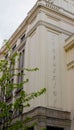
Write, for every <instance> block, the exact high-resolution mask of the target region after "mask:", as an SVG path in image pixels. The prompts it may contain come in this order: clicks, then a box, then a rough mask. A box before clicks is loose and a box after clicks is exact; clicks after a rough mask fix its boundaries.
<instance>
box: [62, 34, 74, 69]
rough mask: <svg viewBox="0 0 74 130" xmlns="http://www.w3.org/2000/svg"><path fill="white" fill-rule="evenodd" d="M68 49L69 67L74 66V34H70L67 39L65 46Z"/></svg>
mask: <svg viewBox="0 0 74 130" xmlns="http://www.w3.org/2000/svg"><path fill="white" fill-rule="evenodd" d="M64 49H65V51H66V57H67V58H66V60H67V68H68V69H71V68H74V35H72V36H70V37H69V38H68V39H67V40H66V45H65V46H64Z"/></svg>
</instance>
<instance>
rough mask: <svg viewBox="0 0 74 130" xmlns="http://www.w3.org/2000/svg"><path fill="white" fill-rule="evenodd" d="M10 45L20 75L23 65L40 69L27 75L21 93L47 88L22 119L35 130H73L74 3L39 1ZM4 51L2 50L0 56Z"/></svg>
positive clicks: (69, 0) (63, 0)
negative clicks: (27, 81)
mask: <svg viewBox="0 0 74 130" xmlns="http://www.w3.org/2000/svg"><path fill="white" fill-rule="evenodd" d="M9 43H10V45H11V48H12V51H18V52H19V53H20V55H21V57H20V63H21V64H20V65H19V66H20V68H21V70H20V72H19V73H22V68H23V65H24V66H25V68H33V67H34V68H35V67H38V68H39V71H38V72H35V73H28V72H27V74H26V76H27V77H29V79H30V81H29V83H28V84H27V85H25V86H24V87H23V89H24V90H26V91H27V92H29V93H31V92H33V91H37V90H39V89H40V88H42V87H43V88H44V87H45V88H46V93H45V94H43V95H41V96H40V97H38V98H37V99H35V100H32V101H31V107H30V108H28V109H26V110H23V118H24V117H25V115H26V116H28V115H29V116H30V117H31V118H32V120H31V121H30V122H28V125H31V124H33V123H37V125H36V126H34V128H32V129H34V130H38V129H39V130H41V129H43V128H46V129H47V130H73V129H74V91H73V90H74V80H73V77H74V0H62V1H61V0H38V1H37V2H36V4H35V5H34V7H33V8H32V9H31V11H30V12H29V13H28V15H27V17H26V18H25V20H24V21H23V22H22V23H21V25H20V26H19V27H18V28H17V30H16V31H15V32H14V34H13V35H12V36H11V37H10V39H9ZM4 50H5V46H3V47H2V48H1V54H2V53H3V51H4ZM1 54H0V57H2V55H1ZM23 78H24V77H23ZM19 80H22V79H19ZM19 80H18V82H20V81H19ZM15 81H16V79H14V82H15ZM18 91H19V90H18ZM18 91H17V92H16V93H18ZM13 95H15V93H14V92H13ZM13 100H14V99H12V102H13Z"/></svg>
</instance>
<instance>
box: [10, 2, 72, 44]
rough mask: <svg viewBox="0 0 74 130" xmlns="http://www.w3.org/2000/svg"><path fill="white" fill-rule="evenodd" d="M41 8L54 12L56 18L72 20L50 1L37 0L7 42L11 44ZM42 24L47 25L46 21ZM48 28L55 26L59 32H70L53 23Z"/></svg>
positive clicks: (69, 33)
mask: <svg viewBox="0 0 74 130" xmlns="http://www.w3.org/2000/svg"><path fill="white" fill-rule="evenodd" d="M42 1H43V2H42ZM48 5H49V6H48ZM42 8H43V9H44V10H48V11H49V12H50V11H51V13H53V14H56V15H57V16H58V19H60V18H62V19H67V20H70V21H73V20H74V19H73V18H72V17H69V16H67V15H65V14H63V13H62V12H60V11H59V7H58V6H55V5H53V4H52V3H47V2H45V0H38V1H37V2H36V4H35V5H34V7H33V8H32V9H31V11H29V13H28V15H27V17H26V18H25V19H24V20H23V22H22V23H21V24H20V26H19V27H18V28H17V29H16V31H15V32H14V33H13V35H12V36H11V37H10V39H9V40H8V42H9V43H11V44H12V42H13V41H15V40H14V39H15V38H16V37H17V39H18V38H19V37H18V34H19V33H20V32H21V31H22V29H23V28H27V27H28V25H29V24H30V22H31V19H32V17H34V16H35V15H37V14H38V11H39V10H40V9H42ZM67 20H66V21H67ZM41 24H42V22H41ZM44 25H45V26H47V27H48V26H49V25H48V23H46V24H45V23H44ZM50 28H56V30H58V31H59V32H64V33H66V34H68V35H71V32H66V31H65V30H62V29H61V28H58V27H57V26H55V27H53V25H50ZM19 36H20V35H19Z"/></svg>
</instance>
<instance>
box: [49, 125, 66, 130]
mask: <svg viewBox="0 0 74 130" xmlns="http://www.w3.org/2000/svg"><path fill="white" fill-rule="evenodd" d="M47 130H64V128H59V127H52V126H47Z"/></svg>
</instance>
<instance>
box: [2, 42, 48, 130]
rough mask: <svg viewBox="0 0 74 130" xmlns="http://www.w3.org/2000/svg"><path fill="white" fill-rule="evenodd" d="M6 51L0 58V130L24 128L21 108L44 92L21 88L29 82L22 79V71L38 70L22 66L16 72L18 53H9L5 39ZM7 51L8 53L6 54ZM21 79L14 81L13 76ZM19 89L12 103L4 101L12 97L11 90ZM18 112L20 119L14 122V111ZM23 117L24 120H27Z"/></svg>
mask: <svg viewBox="0 0 74 130" xmlns="http://www.w3.org/2000/svg"><path fill="white" fill-rule="evenodd" d="M5 45H6V50H7V51H6V52H4V53H3V57H5V58H4V59H1V60H0V120H1V122H0V123H1V124H0V130H19V129H21V130H26V129H27V127H26V126H24V124H23V121H22V122H21V120H22V116H21V115H22V112H23V108H26V107H30V100H32V99H34V98H37V97H38V96H40V95H41V94H43V93H45V91H46V89H45V88H43V89H41V90H39V91H37V92H32V93H27V92H26V91H24V90H23V85H24V84H26V83H28V82H29V79H28V78H27V79H25V80H23V76H24V75H25V73H24V71H28V72H32V71H38V70H39V69H38V68H33V69H32V68H31V69H29V68H24V67H23V71H22V73H18V70H20V67H19V66H18V67H15V63H16V59H18V61H19V60H20V55H19V54H18V53H17V52H15V53H13V54H12V53H11V47H10V45H9V43H8V42H7V41H6V44H5ZM7 53H9V55H7ZM16 77H17V78H18V77H19V79H21V80H20V81H18V82H14V80H13V79H15V78H16ZM17 90H18V91H19V96H18V98H15V100H14V102H13V103H10V104H8V103H7V102H6V101H7V99H8V98H10V97H14V95H13V92H14V91H15V92H17ZM17 112H19V114H20V115H19V116H20V120H19V119H16V121H15V122H14V119H13V117H14V115H15V113H17ZM28 120H29V118H28V119H25V120H24V122H26V121H28Z"/></svg>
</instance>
